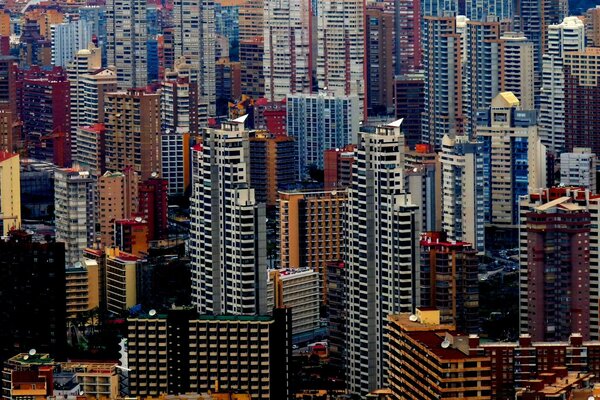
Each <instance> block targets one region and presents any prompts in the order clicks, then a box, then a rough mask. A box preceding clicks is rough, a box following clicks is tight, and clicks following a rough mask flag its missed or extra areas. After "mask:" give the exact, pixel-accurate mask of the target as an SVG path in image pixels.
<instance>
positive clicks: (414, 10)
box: [394, 0, 423, 75]
mask: <svg viewBox="0 0 600 400" xmlns="http://www.w3.org/2000/svg"><path fill="white" fill-rule="evenodd" d="M421 15H422V14H421V1H420V0H398V1H395V2H394V24H395V30H396V35H395V37H394V40H395V43H396V44H395V52H396V60H395V75H405V74H409V73H412V72H416V71H418V70H420V69H421V66H422V62H423V59H422V57H423V55H422V50H421Z"/></svg>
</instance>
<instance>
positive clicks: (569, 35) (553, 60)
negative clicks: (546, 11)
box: [539, 17, 585, 154]
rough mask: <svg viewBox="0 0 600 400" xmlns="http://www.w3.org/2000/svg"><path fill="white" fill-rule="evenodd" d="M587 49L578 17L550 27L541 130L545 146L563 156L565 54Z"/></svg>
mask: <svg viewBox="0 0 600 400" xmlns="http://www.w3.org/2000/svg"><path fill="white" fill-rule="evenodd" d="M584 48H585V27H584V25H583V22H582V21H581V20H580V19H579V18H578V17H566V18H565V19H564V21H563V22H561V23H560V24H558V25H550V26H549V27H548V50H547V51H546V53H545V54H544V57H543V65H542V71H543V74H542V92H541V95H540V117H539V129H540V137H541V139H542V143H543V144H544V145H546V146H547V147H548V150H549V151H551V152H553V153H555V154H559V153H562V152H563V151H564V148H565V74H564V71H563V54H564V53H565V52H567V51H582V50H583V49H584Z"/></svg>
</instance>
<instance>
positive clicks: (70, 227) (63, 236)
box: [54, 168, 97, 265]
mask: <svg viewBox="0 0 600 400" xmlns="http://www.w3.org/2000/svg"><path fill="white" fill-rule="evenodd" d="M96 183H97V182H96V179H95V178H94V177H93V176H90V173H89V172H87V171H80V170H77V169H73V168H64V169H57V170H56V171H55V172H54V207H55V208H54V216H55V224H56V240H57V241H58V242H64V243H65V250H66V253H65V262H66V263H67V265H70V264H74V263H76V262H79V261H81V259H82V257H83V250H84V249H85V248H87V247H92V245H93V243H94V240H95V229H96V204H97V202H96Z"/></svg>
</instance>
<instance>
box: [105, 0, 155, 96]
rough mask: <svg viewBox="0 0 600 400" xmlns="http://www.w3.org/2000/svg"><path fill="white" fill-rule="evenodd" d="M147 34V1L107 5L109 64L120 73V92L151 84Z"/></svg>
mask: <svg viewBox="0 0 600 400" xmlns="http://www.w3.org/2000/svg"><path fill="white" fill-rule="evenodd" d="M147 42H148V31H147V27H146V2H145V1H144V0H108V1H107V2H106V53H107V63H108V65H109V66H114V67H115V68H116V71H117V85H118V89H119V90H127V89H130V88H142V87H145V86H146V84H147V83H148V76H147V70H148V53H147V50H146V46H147Z"/></svg>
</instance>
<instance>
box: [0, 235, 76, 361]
mask: <svg viewBox="0 0 600 400" xmlns="http://www.w3.org/2000/svg"><path fill="white" fill-rule="evenodd" d="M0 254H2V257H0V303H1V304H2V305H3V307H2V312H1V313H0V323H1V324H2V329H0V360H2V361H5V360H7V359H8V358H9V357H12V356H13V355H15V353H19V352H28V351H29V349H32V348H35V349H37V350H38V351H42V352H43V351H50V352H52V354H56V355H57V356H60V354H61V353H62V351H63V350H64V349H65V346H66V321H65V319H66V315H65V314H66V311H65V308H66V301H65V298H66V290H65V246H64V244H63V243H53V242H47V243H35V242H33V241H32V237H31V235H28V234H26V233H25V232H24V231H15V232H13V233H11V234H10V235H9V237H8V239H6V238H2V239H0ZM24 316H27V318H24Z"/></svg>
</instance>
